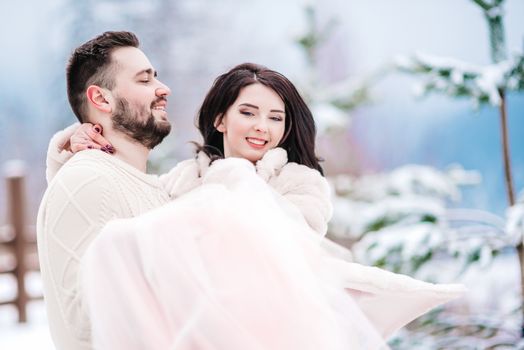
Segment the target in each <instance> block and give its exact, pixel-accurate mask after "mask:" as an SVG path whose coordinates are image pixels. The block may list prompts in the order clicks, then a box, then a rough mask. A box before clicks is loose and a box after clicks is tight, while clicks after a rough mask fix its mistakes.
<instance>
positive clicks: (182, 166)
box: [160, 152, 210, 199]
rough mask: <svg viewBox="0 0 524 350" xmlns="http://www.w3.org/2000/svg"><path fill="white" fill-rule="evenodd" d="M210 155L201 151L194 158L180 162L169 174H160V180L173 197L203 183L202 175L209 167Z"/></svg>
mask: <svg viewBox="0 0 524 350" xmlns="http://www.w3.org/2000/svg"><path fill="white" fill-rule="evenodd" d="M209 162H210V160H209V157H208V156H207V155H206V154H205V153H204V152H199V153H198V155H197V157H196V158H194V159H187V160H184V161H182V162H180V163H178V164H177V165H176V166H175V167H174V168H173V169H171V170H170V171H169V172H168V173H167V174H163V175H160V182H162V185H163V186H164V188H165V189H166V191H167V192H168V193H169V196H170V197H171V199H174V198H177V197H180V196H181V195H183V194H184V193H187V192H189V191H191V190H192V189H194V188H195V187H198V186H200V185H201V184H202V175H203V174H204V173H205V172H206V171H207V169H208V168H209Z"/></svg>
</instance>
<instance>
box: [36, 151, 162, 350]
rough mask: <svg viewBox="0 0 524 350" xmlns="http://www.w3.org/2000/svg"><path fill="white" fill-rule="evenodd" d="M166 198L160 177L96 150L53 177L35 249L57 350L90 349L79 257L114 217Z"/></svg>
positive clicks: (80, 155) (83, 154)
mask: <svg viewBox="0 0 524 350" xmlns="http://www.w3.org/2000/svg"><path fill="white" fill-rule="evenodd" d="M168 200H169V196H168V194H167V193H166V192H165V190H164V189H163V186H162V184H161V182H160V181H159V179H158V177H156V176H154V175H147V174H144V173H142V172H140V171H139V170H137V169H135V168H133V167H132V166H131V165H129V164H127V163H125V162H123V161H121V160H119V159H117V158H116V157H113V156H110V155H108V154H105V153H103V152H100V151H98V150H92V151H83V152H80V153H78V154H76V155H75V156H74V157H73V158H71V159H70V160H69V161H68V162H67V163H66V164H65V165H63V166H62V168H61V169H60V170H59V171H58V173H56V176H55V177H54V179H53V180H52V181H51V183H50V184H49V188H48V189H47V191H46V193H45V195H44V198H43V200H42V203H41V206H40V210H39V214H38V223H37V234H38V250H39V258H40V266H41V271H42V278H43V284H44V296H45V300H46V305H47V312H48V318H49V325H50V328H51V334H52V336H53V340H54V342H55V345H56V348H57V349H59V350H61V349H67V350H70V349H74V350H77V349H91V345H90V325H89V320H88V318H87V314H86V312H85V310H84V307H85V306H84V305H83V300H82V295H81V294H80V293H79V288H78V279H79V276H78V270H79V266H80V261H81V258H82V256H83V254H84V252H85V250H86V248H87V247H88V246H89V244H90V243H91V241H92V240H93V239H94V238H95V237H96V236H97V234H98V233H99V232H100V230H101V229H102V227H103V226H104V225H105V224H106V223H107V222H108V221H109V220H111V219H113V218H127V217H134V216H137V215H139V214H142V213H144V212H146V211H149V210H151V209H153V208H156V207H159V206H161V205H163V204H165V203H167V202H168Z"/></svg>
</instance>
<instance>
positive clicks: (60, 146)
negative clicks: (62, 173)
mask: <svg viewBox="0 0 524 350" xmlns="http://www.w3.org/2000/svg"><path fill="white" fill-rule="evenodd" d="M79 126H80V123H74V124H72V125H70V126H68V127H67V128H65V129H64V130H61V131H59V132H57V133H56V134H54V135H53V137H52V138H51V141H49V147H48V149H47V158H46V170H45V177H46V180H47V183H48V184H49V183H50V182H51V180H52V179H53V178H54V177H55V175H56V173H57V172H58V170H60V168H61V167H62V165H64V164H65V163H66V162H67V161H68V160H69V159H70V158H71V157H72V156H73V152H71V151H68V150H66V149H65V146H66V145H67V144H68V143H69V139H70V138H71V136H73V134H74V133H75V131H76V129H78V127H79Z"/></svg>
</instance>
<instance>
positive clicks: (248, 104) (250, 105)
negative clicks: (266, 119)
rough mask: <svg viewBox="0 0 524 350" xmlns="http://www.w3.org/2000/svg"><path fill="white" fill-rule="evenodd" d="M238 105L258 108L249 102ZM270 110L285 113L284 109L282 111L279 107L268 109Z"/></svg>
mask: <svg viewBox="0 0 524 350" xmlns="http://www.w3.org/2000/svg"><path fill="white" fill-rule="evenodd" d="M239 106H246V107H251V108H255V109H258V106H255V105H252V104H251V103H241V104H239ZM270 112H277V113H284V114H286V112H284V111H282V110H280V109H272V110H270Z"/></svg>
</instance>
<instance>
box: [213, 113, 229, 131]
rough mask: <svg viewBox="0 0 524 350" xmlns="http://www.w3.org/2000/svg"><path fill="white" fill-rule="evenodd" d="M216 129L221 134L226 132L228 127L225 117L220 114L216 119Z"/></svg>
mask: <svg viewBox="0 0 524 350" xmlns="http://www.w3.org/2000/svg"><path fill="white" fill-rule="evenodd" d="M215 129H217V130H218V131H220V132H222V133H223V132H226V125H225V124H224V115H223V114H220V115H219V116H217V117H216V118H215Z"/></svg>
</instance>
